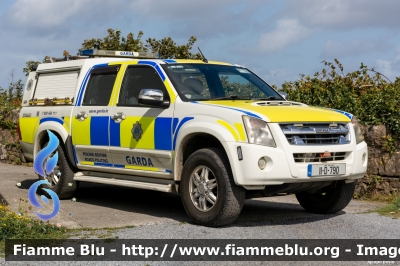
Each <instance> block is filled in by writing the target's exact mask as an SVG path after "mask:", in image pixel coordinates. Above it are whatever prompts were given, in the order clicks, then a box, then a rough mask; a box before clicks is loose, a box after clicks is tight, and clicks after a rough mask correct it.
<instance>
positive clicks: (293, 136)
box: [279, 123, 350, 145]
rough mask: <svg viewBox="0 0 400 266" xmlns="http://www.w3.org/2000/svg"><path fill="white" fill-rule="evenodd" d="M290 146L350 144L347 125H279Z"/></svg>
mask: <svg viewBox="0 0 400 266" xmlns="http://www.w3.org/2000/svg"><path fill="white" fill-rule="evenodd" d="M279 126H280V127H281V129H282V131H283V134H285V136H286V139H287V140H288V142H289V143H290V144H291V145H336V144H348V143H350V134H349V124H347V123H318V124H317V123H315V124H310V123H304V124H301V123H283V124H279Z"/></svg>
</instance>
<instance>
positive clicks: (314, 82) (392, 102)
mask: <svg viewBox="0 0 400 266" xmlns="http://www.w3.org/2000/svg"><path fill="white" fill-rule="evenodd" d="M323 63H324V66H325V67H326V68H323V69H322V71H321V72H316V73H315V74H314V76H313V77H310V76H309V75H307V76H305V75H300V80H297V81H294V82H285V83H284V84H282V89H281V90H282V91H284V92H286V93H288V98H289V99H290V100H291V101H298V102H302V103H306V104H308V105H313V106H321V107H327V108H333V109H340V110H344V111H347V112H350V113H352V114H354V115H355V116H357V118H358V121H359V122H360V123H361V124H364V125H379V124H384V125H386V126H387V127H388V128H389V129H391V130H392V131H393V132H395V133H396V134H397V136H400V79H399V78H397V79H396V81H395V82H394V83H391V82H390V81H389V80H388V79H387V78H384V76H383V75H382V74H380V73H378V72H376V71H374V69H368V67H367V66H365V65H364V64H363V63H361V66H360V69H359V70H356V71H353V72H349V73H347V74H345V73H344V69H343V66H342V64H341V63H340V62H339V61H338V60H337V59H335V63H330V62H326V61H323ZM370 72H373V73H374V75H373V76H370V75H369V73H370Z"/></svg>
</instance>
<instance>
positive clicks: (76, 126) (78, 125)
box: [72, 116, 91, 145]
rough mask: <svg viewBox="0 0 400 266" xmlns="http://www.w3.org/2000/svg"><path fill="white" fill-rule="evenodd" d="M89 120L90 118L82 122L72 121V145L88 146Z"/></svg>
mask: <svg viewBox="0 0 400 266" xmlns="http://www.w3.org/2000/svg"><path fill="white" fill-rule="evenodd" d="M90 120H91V117H90V116H89V117H88V118H86V119H85V120H83V121H80V120H78V119H72V128H73V130H72V143H73V144H74V145H90Z"/></svg>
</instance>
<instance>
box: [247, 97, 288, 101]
mask: <svg viewBox="0 0 400 266" xmlns="http://www.w3.org/2000/svg"><path fill="white" fill-rule="evenodd" d="M252 100H257V101H271V100H272V101H281V100H283V99H278V98H276V97H275V96H268V97H267V98H253V99H252Z"/></svg>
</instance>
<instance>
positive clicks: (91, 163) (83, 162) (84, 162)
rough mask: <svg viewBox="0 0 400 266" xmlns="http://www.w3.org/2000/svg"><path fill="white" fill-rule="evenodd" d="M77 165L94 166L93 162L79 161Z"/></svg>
mask: <svg viewBox="0 0 400 266" xmlns="http://www.w3.org/2000/svg"><path fill="white" fill-rule="evenodd" d="M79 163H80V164H84V165H94V162H86V161H80V162H79Z"/></svg>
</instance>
